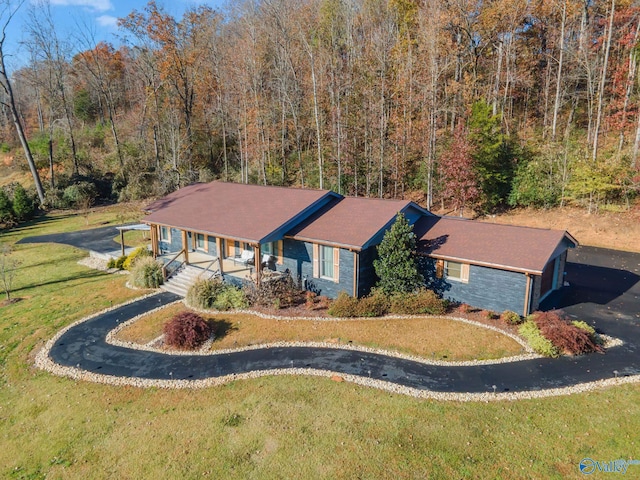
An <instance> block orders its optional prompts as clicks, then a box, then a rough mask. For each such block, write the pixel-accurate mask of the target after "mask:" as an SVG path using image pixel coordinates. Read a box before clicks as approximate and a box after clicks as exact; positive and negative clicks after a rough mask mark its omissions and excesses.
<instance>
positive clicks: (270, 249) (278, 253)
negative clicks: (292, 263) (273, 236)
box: [260, 240, 283, 265]
mask: <svg viewBox="0 0 640 480" xmlns="http://www.w3.org/2000/svg"><path fill="white" fill-rule="evenodd" d="M282 250H283V247H282V240H278V241H276V242H269V243H263V244H262V245H260V251H261V252H262V255H263V256H264V255H270V256H272V257H273V258H275V262H276V263H278V264H280V265H282V263H283V259H282Z"/></svg>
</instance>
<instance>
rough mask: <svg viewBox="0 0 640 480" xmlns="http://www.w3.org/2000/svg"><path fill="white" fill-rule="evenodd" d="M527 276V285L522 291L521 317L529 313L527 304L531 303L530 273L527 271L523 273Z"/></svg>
mask: <svg viewBox="0 0 640 480" xmlns="http://www.w3.org/2000/svg"><path fill="white" fill-rule="evenodd" d="M525 275H526V277H527V287H526V290H525V292H524V313H523V315H522V316H523V317H526V316H527V315H529V305H530V303H531V275H530V274H529V273H525Z"/></svg>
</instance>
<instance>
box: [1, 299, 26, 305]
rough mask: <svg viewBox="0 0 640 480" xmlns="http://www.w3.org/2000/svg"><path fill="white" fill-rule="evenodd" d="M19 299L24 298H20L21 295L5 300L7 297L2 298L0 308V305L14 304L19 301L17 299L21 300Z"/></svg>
mask: <svg viewBox="0 0 640 480" xmlns="http://www.w3.org/2000/svg"><path fill="white" fill-rule="evenodd" d="M21 300H24V299H23V298H21V297H17V298H10V299H9V300H7V299H6V298H5V299H4V300H2V301H1V302H0V308H2V307H6V306H8V305H12V304H14V303H18V302H19V301H21Z"/></svg>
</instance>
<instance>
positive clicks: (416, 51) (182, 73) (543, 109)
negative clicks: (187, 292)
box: [0, 0, 640, 212]
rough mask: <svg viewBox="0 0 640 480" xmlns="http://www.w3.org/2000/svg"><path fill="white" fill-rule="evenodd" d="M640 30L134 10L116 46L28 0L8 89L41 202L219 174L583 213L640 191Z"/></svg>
mask: <svg viewBox="0 0 640 480" xmlns="http://www.w3.org/2000/svg"><path fill="white" fill-rule="evenodd" d="M639 22H640V7H639V6H638V5H637V3H636V2H633V1H631V0H540V1H536V2H527V1H513V0H484V1H483V0H246V1H241V2H233V4H232V5H230V6H228V7H226V8H225V9H224V10H223V11H216V10H214V9H211V8H209V7H207V6H196V7H192V8H190V9H188V10H187V11H186V12H185V13H184V15H183V16H182V17H181V18H174V17H172V16H171V15H169V14H168V13H167V12H166V11H165V10H163V8H162V7H160V6H159V5H157V4H156V3H154V2H150V3H149V4H148V5H147V6H146V7H145V8H144V9H143V10H141V11H132V12H131V13H130V14H129V15H128V16H127V17H125V18H121V19H120V20H119V35H120V37H121V38H122V40H123V42H122V46H120V47H118V48H115V47H114V46H112V45H110V44H107V43H104V42H97V41H96V40H95V36H94V35H93V34H92V30H91V28H90V27H88V26H84V27H83V26H79V27H78V28H77V29H75V30H74V31H73V32H64V31H59V30H58V28H57V26H56V25H55V23H54V22H53V20H52V16H51V12H50V9H49V7H48V6H47V4H46V3H45V4H38V5H34V6H31V7H30V10H29V14H28V22H27V26H26V28H25V29H24V30H25V32H26V33H25V37H24V47H23V50H24V51H25V52H28V59H27V60H26V61H25V62H24V66H23V67H21V68H20V69H19V70H17V71H15V72H14V73H13V74H11V75H10V80H11V85H12V86H13V93H14V95H15V98H16V107H17V112H18V117H19V119H20V121H21V122H22V123H23V125H24V128H25V132H26V137H27V138H28V142H29V143H28V144H29V146H30V150H31V151H32V153H33V157H34V160H35V163H36V165H37V167H38V173H39V176H40V177H41V178H42V184H43V185H44V188H43V192H44V195H46V202H47V203H48V204H49V205H52V206H56V205H59V204H60V203H61V202H63V201H64V199H65V195H64V193H65V190H66V189H68V188H69V187H70V186H72V187H73V188H74V189H75V190H74V192H75V193H76V194H77V193H78V192H79V191H80V192H85V191H89V192H90V194H92V195H93V194H99V195H101V196H103V197H112V198H115V199H120V200H128V199H139V198H145V197H149V196H157V195H162V194H165V193H167V192H170V191H172V190H175V189H176V188H179V187H180V186H182V185H186V184H188V183H191V182H194V181H208V180H212V179H215V178H219V179H223V180H228V181H236V182H248V183H259V184H268V185H291V186H303V187H313V188H325V189H333V190H335V191H337V192H339V193H342V194H346V195H358V196H376V197H385V198H402V197H410V198H413V199H415V200H418V201H420V203H422V204H423V205H424V206H426V207H428V208H431V207H433V206H436V207H440V206H446V207H449V208H453V209H456V210H458V211H462V209H464V208H467V209H475V210H476V211H482V212H491V211H495V210H498V209H501V208H505V207H508V206H520V205H523V206H524V205H526V206H539V207H547V206H554V205H559V204H563V203H566V202H577V203H580V204H583V205H585V206H586V207H587V208H589V209H591V208H597V206H598V205H601V204H603V203H617V204H622V205H624V204H627V205H628V204H629V201H630V200H631V199H633V198H634V196H637V195H638V192H639V189H640V171H639V166H640V161H639V160H638V155H639V153H638V152H639V148H640V109H639V108H638V99H639V96H640V76H639V75H638V73H637V69H638V61H639V55H640V47H639V45H640V43H639V37H638V35H639V31H640V28H639V27H640V25H639ZM0 46H1V45H0ZM3 70H4V69H3ZM3 86H4V84H3ZM4 93H5V94H4V96H5V97H6V93H7V91H6V89H5V92H4ZM3 106H4V108H3V110H2V111H3V115H2V116H1V118H0V129H1V130H0V132H1V135H2V139H3V145H2V147H3V148H4V149H14V150H15V151H16V158H18V157H20V156H22V153H21V152H20V155H18V154H17V153H18V152H19V148H20V144H19V143H18V137H17V136H16V134H15V128H14V127H15V122H14V121H13V119H12V116H11V111H10V108H9V107H10V105H9V102H7V101H5V102H4V105H3ZM25 165H26V164H25ZM79 185H80V186H79ZM92 185H93V186H95V189H92V188H93V187H92Z"/></svg>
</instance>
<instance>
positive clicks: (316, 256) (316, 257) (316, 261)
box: [313, 243, 320, 278]
mask: <svg viewBox="0 0 640 480" xmlns="http://www.w3.org/2000/svg"><path fill="white" fill-rule="evenodd" d="M319 277H320V248H319V245H318V244H317V243H314V244H313V278H319Z"/></svg>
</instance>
